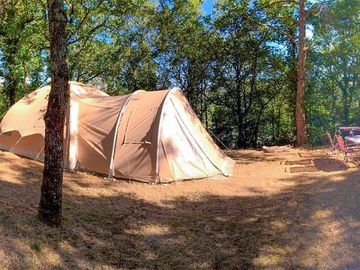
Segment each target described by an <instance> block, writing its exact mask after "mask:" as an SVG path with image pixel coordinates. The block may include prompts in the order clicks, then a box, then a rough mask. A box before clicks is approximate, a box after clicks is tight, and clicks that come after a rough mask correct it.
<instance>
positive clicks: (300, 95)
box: [295, 0, 306, 147]
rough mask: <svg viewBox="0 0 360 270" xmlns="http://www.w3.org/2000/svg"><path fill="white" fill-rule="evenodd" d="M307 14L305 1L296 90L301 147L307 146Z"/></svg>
mask: <svg viewBox="0 0 360 270" xmlns="http://www.w3.org/2000/svg"><path fill="white" fill-rule="evenodd" d="M305 28H306V13H305V0H300V3H299V50H298V53H299V56H298V79H297V89H296V104H295V121H296V144H297V146H299V147H302V146H304V145H305V140H306V137H305V115H304V95H305V63H306V46H305V31H306V29H305Z"/></svg>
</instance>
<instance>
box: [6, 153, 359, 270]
mask: <svg viewBox="0 0 360 270" xmlns="http://www.w3.org/2000/svg"><path fill="white" fill-rule="evenodd" d="M229 155H231V156H232V157H233V158H234V159H236V160H237V164H236V167H235V173H234V176H233V177H229V178H224V177H218V178H214V179H208V180H196V181H187V182H182V183H175V184H170V185H163V186H159V185H146V184H141V183H128V182H125V181H109V180H106V179H104V178H100V177H96V176H91V175H88V174H85V173H66V174H65V180H64V204H63V205H64V223H63V225H62V226H61V227H60V228H49V227H47V226H45V225H43V224H41V223H40V222H39V221H38V220H37V218H36V211H37V204H38V201H39V191H40V179H41V173H42V164H40V163H38V162H34V161H31V160H28V159H23V158H20V157H17V156H15V155H13V154H10V153H6V152H0V162H1V163H0V269H344V270H345V269H347V270H349V269H360V255H359V254H360V209H359V206H360V196H359V194H360V172H359V169H358V168H348V167H347V166H346V165H344V164H343V163H341V162H339V161H337V160H332V159H328V158H326V157H325V155H324V152H323V151H322V150H312V151H309V150H306V151H305V150H302V151H299V150H291V151H290V152H287V153H275V154H274V153H273V154H265V153H263V152H261V151H250V150H249V151H231V152H229ZM304 159H306V160H310V162H311V165H310V166H312V167H315V170H316V172H301V173H290V171H291V168H293V167H299V166H298V165H296V164H293V163H291V162H295V163H296V162H298V161H300V160H304ZM305 163H306V162H305ZM287 164H292V165H287ZM300 166H302V165H300ZM305 167H306V168H307V167H309V166H308V165H305ZM306 168H305V169H306Z"/></svg>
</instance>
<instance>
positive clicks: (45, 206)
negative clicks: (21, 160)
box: [38, 0, 69, 225]
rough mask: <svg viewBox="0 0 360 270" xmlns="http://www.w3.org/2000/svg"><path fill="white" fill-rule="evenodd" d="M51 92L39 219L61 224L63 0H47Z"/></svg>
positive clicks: (65, 89)
mask: <svg viewBox="0 0 360 270" xmlns="http://www.w3.org/2000/svg"><path fill="white" fill-rule="evenodd" d="M47 5H48V13H49V31H50V71H51V91H50V94H49V102H48V107H47V112H46V114H45V162H44V171H43V181H42V186H41V198H40V203H39V209H38V212H39V218H40V220H42V221H43V222H45V223H47V224H49V225H60V223H61V218H62V180H63V141H64V121H65V115H66V110H67V104H68V102H69V83H68V81H69V71H68V66H67V62H66V57H67V52H66V36H65V28H66V14H65V10H64V1H63V0H48V1H47Z"/></svg>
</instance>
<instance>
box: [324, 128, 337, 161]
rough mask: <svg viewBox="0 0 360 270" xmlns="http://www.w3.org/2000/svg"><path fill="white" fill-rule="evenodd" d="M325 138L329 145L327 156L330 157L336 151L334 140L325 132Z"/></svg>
mask: <svg viewBox="0 0 360 270" xmlns="http://www.w3.org/2000/svg"><path fill="white" fill-rule="evenodd" d="M335 136H336V135H335ZM326 137H327V139H328V142H329V145H330V148H329V151H328V152H327V155H328V156H331V154H334V153H335V151H336V150H337V143H334V140H333V138H332V137H331V135H330V133H329V132H326Z"/></svg>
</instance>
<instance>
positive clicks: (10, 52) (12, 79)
mask: <svg viewBox="0 0 360 270" xmlns="http://www.w3.org/2000/svg"><path fill="white" fill-rule="evenodd" d="M4 43H5V46H4V54H5V66H6V67H7V72H6V73H5V84H4V86H5V93H6V96H7V100H8V104H7V105H8V107H9V108H10V107H11V106H12V105H14V104H15V102H16V89H17V85H18V79H19V78H18V77H19V76H18V75H16V70H15V65H16V55H17V53H18V48H19V39H18V38H6V39H5V41H4Z"/></svg>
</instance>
